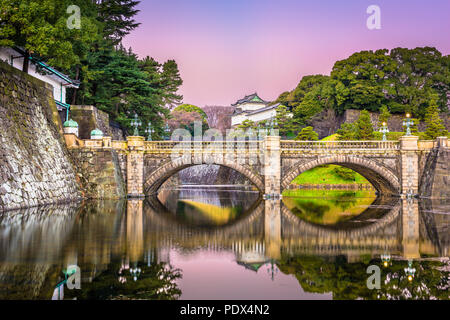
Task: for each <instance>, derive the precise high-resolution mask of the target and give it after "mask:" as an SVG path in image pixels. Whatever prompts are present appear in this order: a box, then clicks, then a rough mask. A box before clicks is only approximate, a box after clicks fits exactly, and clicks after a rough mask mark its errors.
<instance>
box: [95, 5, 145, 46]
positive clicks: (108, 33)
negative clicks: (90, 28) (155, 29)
mask: <svg viewBox="0 0 450 320" xmlns="http://www.w3.org/2000/svg"><path fill="white" fill-rule="evenodd" d="M96 3H97V6H98V20H99V21H100V22H102V24H103V35H104V37H105V39H108V40H110V41H111V42H112V44H114V45H117V44H119V43H120V42H121V41H122V38H123V37H124V36H126V35H127V34H129V33H130V32H131V31H132V30H134V29H136V28H137V27H138V26H139V25H140V23H137V22H136V21H135V20H134V16H135V15H136V14H137V13H138V12H139V10H137V9H135V7H136V6H137V5H138V4H139V3H140V1H133V0H99V1H96Z"/></svg>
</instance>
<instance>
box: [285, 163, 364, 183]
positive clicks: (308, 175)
mask: <svg viewBox="0 0 450 320" xmlns="http://www.w3.org/2000/svg"><path fill="white" fill-rule="evenodd" d="M336 167H339V166H337V165H334V164H330V165H324V166H319V167H315V168H313V169H310V170H308V171H306V172H303V173H302V174H301V175H299V176H297V177H296V178H295V179H294V180H293V181H292V184H297V185H311V184H368V183H369V181H367V180H366V178H364V177H363V176H362V175H360V174H359V173H356V172H355V178H354V180H345V179H343V178H341V177H340V176H339V175H337V174H336V173H335V172H334V168H336Z"/></svg>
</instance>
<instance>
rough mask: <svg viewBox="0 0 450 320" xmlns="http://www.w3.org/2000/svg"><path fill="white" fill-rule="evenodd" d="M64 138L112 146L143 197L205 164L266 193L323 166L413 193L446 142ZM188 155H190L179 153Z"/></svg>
mask: <svg viewBox="0 0 450 320" xmlns="http://www.w3.org/2000/svg"><path fill="white" fill-rule="evenodd" d="M65 140H66V143H67V145H68V147H69V149H74V148H81V149H82V148H85V149H90V150H102V149H104V150H112V151H114V152H116V153H117V154H118V157H119V158H120V159H124V161H123V165H122V166H121V168H122V172H123V174H124V176H125V177H126V183H127V193H128V195H129V196H130V197H143V196H144V194H145V193H146V192H147V191H149V190H150V189H151V190H153V187H154V188H156V187H158V186H159V185H160V184H161V183H162V182H163V181H165V179H167V178H168V176H170V175H171V174H174V173H176V172H178V171H179V170H182V169H183V168H186V167H188V166H192V165H198V164H211V163H215V164H220V165H224V166H228V167H230V168H233V169H234V170H236V171H238V172H240V173H241V174H244V175H245V176H246V177H247V178H248V179H249V180H250V181H252V182H254V183H255V185H257V187H258V188H259V189H260V191H262V192H264V193H265V194H266V195H273V196H276V195H279V194H281V192H282V190H283V189H285V188H287V186H288V185H289V184H290V183H291V181H292V179H294V178H295V177H296V176H297V175H299V174H301V173H302V172H303V171H307V170H309V169H311V168H313V167H316V166H319V165H324V164H337V165H343V166H346V167H349V168H352V169H353V170H355V171H357V172H360V173H361V174H363V175H364V176H365V177H366V178H367V179H368V180H369V181H370V182H371V183H372V185H374V186H375V188H376V189H377V190H378V191H379V192H381V193H386V194H397V195H405V196H406V195H418V194H419V191H420V190H419V185H420V181H419V180H420V179H421V178H420V177H421V175H422V174H421V172H422V171H423V170H424V168H426V166H427V165H426V163H427V162H430V161H432V158H430V159H428V156H429V155H430V154H431V153H432V152H434V151H436V152H437V151H439V150H447V148H448V146H449V144H448V138H447V137H439V138H437V139H436V140H421V141H419V140H418V137H417V136H403V137H401V138H400V139H399V141H292V140H280V137H278V136H267V137H265V139H264V140H242V141H241V140H235V141H145V138H144V137H141V136H137V137H134V136H129V137H127V141H116V140H112V139H111V137H103V138H102V139H98V140H81V139H78V138H77V137H76V136H75V135H74V134H65ZM433 150H434V151H433ZM445 152H447V151H445ZM189 153H190V154H191V156H192V157H191V156H189V157H185V155H187V154H189ZM174 155H175V158H174ZM222 155H224V156H222ZM174 159H175V160H174ZM186 161H188V162H189V163H187V162H186ZM422 176H423V175H422ZM153 180H155V181H154V182H152V181H153ZM149 183H153V184H154V186H149V185H148V184H149ZM144 184H145V187H144ZM151 190H150V191H151ZM150 191H149V192H150ZM154 191H155V190H153V191H151V192H154Z"/></svg>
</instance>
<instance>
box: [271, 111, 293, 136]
mask: <svg viewBox="0 0 450 320" xmlns="http://www.w3.org/2000/svg"><path fill="white" fill-rule="evenodd" d="M275 120H276V123H277V125H276V126H275V127H274V128H275V129H278V130H279V133H280V136H283V137H286V136H293V135H294V132H296V131H297V130H298V125H297V124H296V123H295V122H294V119H293V118H292V113H290V112H289V111H288V108H287V107H286V106H284V105H279V106H278V107H277V108H276V115H275Z"/></svg>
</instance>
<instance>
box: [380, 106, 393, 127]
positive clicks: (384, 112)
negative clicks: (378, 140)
mask: <svg viewBox="0 0 450 320" xmlns="http://www.w3.org/2000/svg"><path fill="white" fill-rule="evenodd" d="M390 117H391V113H390V112H389V109H388V107H387V106H386V105H382V106H381V108H380V116H379V117H378V127H379V128H381V127H382V126H383V122H384V123H386V126H387V125H388V121H389V118H390Z"/></svg>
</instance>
